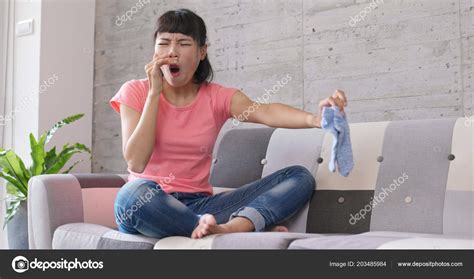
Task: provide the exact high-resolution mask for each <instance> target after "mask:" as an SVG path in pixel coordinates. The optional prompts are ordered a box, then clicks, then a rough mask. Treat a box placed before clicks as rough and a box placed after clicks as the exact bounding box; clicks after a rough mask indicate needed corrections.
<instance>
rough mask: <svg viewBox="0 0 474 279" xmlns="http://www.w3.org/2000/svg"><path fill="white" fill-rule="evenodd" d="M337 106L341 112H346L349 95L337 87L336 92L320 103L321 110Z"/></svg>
mask: <svg viewBox="0 0 474 279" xmlns="http://www.w3.org/2000/svg"><path fill="white" fill-rule="evenodd" d="M331 106H337V107H338V108H339V110H340V111H341V112H344V107H346V106H347V97H346V94H345V93H344V91H342V90H340V89H337V90H336V91H334V94H333V95H332V96H330V97H328V98H326V99H324V100H322V101H321V102H320V103H319V108H320V111H321V110H322V108H323V107H331Z"/></svg>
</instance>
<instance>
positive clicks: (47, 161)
mask: <svg viewBox="0 0 474 279" xmlns="http://www.w3.org/2000/svg"><path fill="white" fill-rule="evenodd" d="M56 159H57V155H56V146H55V147H53V148H51V149H50V150H49V151H48V152H46V156H45V157H44V168H45V169H49V168H50V167H51V166H52V165H53V164H54V162H55V161H56Z"/></svg>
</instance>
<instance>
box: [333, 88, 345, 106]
mask: <svg viewBox="0 0 474 279" xmlns="http://www.w3.org/2000/svg"><path fill="white" fill-rule="evenodd" d="M332 96H333V97H334V98H335V99H340V100H341V102H342V104H343V105H344V106H347V97H346V94H345V93H344V91H342V90H340V89H336V91H334V94H333V95H332Z"/></svg>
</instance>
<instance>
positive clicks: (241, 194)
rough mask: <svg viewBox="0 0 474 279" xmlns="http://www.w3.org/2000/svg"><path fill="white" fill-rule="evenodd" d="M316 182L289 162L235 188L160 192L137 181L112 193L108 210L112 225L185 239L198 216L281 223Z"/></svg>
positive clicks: (257, 223)
mask: <svg viewBox="0 0 474 279" xmlns="http://www.w3.org/2000/svg"><path fill="white" fill-rule="evenodd" d="M315 186H316V182H315V180H314V178H313V176H312V175H311V173H310V172H309V171H308V170H307V169H306V168H304V167H302V166H291V167H287V168H284V169H281V170H279V171H276V172H274V173H273V174H271V175H269V176H266V177H264V178H262V179H259V180H257V181H254V182H251V183H248V184H246V185H244V186H242V187H240V188H237V189H235V190H231V191H227V192H222V193H218V194H216V195H210V194H208V193H204V192H201V193H184V192H173V193H166V192H165V191H163V190H162V189H161V187H160V185H159V184H158V183H156V182H154V181H151V180H146V179H138V180H134V181H131V182H128V183H126V184H125V185H124V186H123V187H122V188H121V189H120V191H119V192H118V194H117V198H116V200H115V205H114V212H115V221H116V223H117V224H118V229H119V231H121V232H124V233H130V234H139V233H140V234H143V235H146V236H150V237H156V238H163V237H167V236H187V237H190V236H191V233H192V232H193V230H194V229H195V228H196V226H197V225H198V223H199V217H200V216H201V215H203V214H206V213H207V214H212V215H214V217H215V218H216V221H217V223H218V224H222V223H226V222H228V221H230V220H232V219H233V218H235V217H237V216H239V217H245V218H247V219H249V220H250V221H251V222H252V223H253V225H254V227H255V231H264V230H265V229H266V228H269V227H271V226H274V225H277V224H281V223H282V222H284V221H286V220H288V219H289V218H290V217H292V216H293V215H294V214H295V213H297V212H298V211H299V210H300V209H301V208H302V207H303V206H304V205H305V204H306V203H307V202H308V201H309V200H310V198H311V196H312V194H313V191H314V189H315Z"/></svg>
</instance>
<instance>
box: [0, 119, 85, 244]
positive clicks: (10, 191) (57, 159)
mask: <svg viewBox="0 0 474 279" xmlns="http://www.w3.org/2000/svg"><path fill="white" fill-rule="evenodd" d="M83 116H84V114H76V115H72V116H69V117H67V118H65V119H63V120H61V121H59V122H58V123H56V124H55V125H54V126H53V127H52V128H51V129H50V130H49V131H47V132H45V133H43V134H42V135H41V136H40V137H39V139H36V138H35V137H34V136H33V134H32V133H30V148H31V153H30V154H31V159H32V164H31V166H30V167H28V168H27V167H26V166H25V164H24V163H23V160H22V159H21V158H20V157H19V156H18V155H17V154H16V153H15V152H14V151H13V150H5V149H3V148H0V177H1V178H3V179H5V180H6V187H7V195H6V198H5V201H6V208H7V212H6V216H5V220H4V226H3V229H5V226H6V224H7V223H8V242H9V246H10V249H28V215H27V197H28V181H29V180H30V178H32V177H33V176H36V175H41V174H56V173H69V172H70V171H71V170H72V169H73V168H74V167H75V166H76V165H77V164H79V163H80V162H82V161H83V160H79V161H76V162H74V163H73V164H72V165H71V166H70V167H69V168H68V169H66V170H65V171H62V169H63V168H64V166H65V165H66V163H67V162H68V161H69V160H70V159H71V157H72V156H73V155H74V154H76V153H83V152H87V153H89V154H91V151H90V149H89V148H88V147H87V146H85V145H83V144H80V143H75V144H72V145H71V144H69V143H67V144H65V145H64V146H63V148H62V150H61V151H60V152H59V153H57V152H56V147H55V146H54V147H52V148H51V149H50V150H49V151H46V150H45V145H46V144H47V143H48V142H49V141H50V140H51V138H52V137H53V135H54V133H56V132H57V131H58V129H60V128H61V127H63V126H65V125H68V124H70V123H72V122H74V121H77V120H79V119H80V118H82V117H83ZM61 171H62V172H61Z"/></svg>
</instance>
